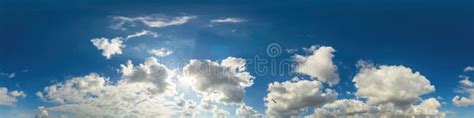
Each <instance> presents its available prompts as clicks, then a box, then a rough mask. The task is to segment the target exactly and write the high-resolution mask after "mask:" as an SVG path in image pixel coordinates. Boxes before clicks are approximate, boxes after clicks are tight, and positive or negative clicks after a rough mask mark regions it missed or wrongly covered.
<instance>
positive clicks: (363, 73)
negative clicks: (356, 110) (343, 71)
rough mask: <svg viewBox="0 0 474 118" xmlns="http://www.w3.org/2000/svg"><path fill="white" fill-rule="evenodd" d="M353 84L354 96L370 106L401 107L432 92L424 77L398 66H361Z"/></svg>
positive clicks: (433, 88) (433, 89) (432, 87)
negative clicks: (388, 105)
mask: <svg viewBox="0 0 474 118" xmlns="http://www.w3.org/2000/svg"><path fill="white" fill-rule="evenodd" d="M353 82H355V87H356V88H357V91H356V93H355V94H356V95H357V96H359V97H362V98H367V100H368V103H369V104H371V105H375V104H392V105H394V106H396V107H401V108H405V107H409V105H410V104H412V103H414V102H416V101H418V100H420V99H421V98H420V96H421V95H424V94H427V93H431V92H433V91H435V87H434V86H433V85H431V83H430V81H429V80H428V79H426V77H425V76H423V75H421V74H420V73H419V72H413V71H412V70H411V69H410V68H408V67H405V66H401V65H400V66H387V65H382V66H378V67H375V66H368V65H363V66H362V67H361V69H360V70H359V73H357V75H356V76H355V77H354V79H353Z"/></svg>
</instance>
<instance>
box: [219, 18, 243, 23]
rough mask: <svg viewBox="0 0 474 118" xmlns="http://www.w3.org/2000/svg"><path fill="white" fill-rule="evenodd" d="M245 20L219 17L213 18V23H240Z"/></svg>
mask: <svg viewBox="0 0 474 118" xmlns="http://www.w3.org/2000/svg"><path fill="white" fill-rule="evenodd" d="M244 21H245V20H244V19H242V18H219V19H213V20H211V22H212V23H240V22H244Z"/></svg>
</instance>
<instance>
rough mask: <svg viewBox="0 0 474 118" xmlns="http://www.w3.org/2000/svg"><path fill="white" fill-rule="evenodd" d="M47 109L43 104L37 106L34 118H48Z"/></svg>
mask: <svg viewBox="0 0 474 118" xmlns="http://www.w3.org/2000/svg"><path fill="white" fill-rule="evenodd" d="M48 116H49V115H48V110H46V109H45V108H44V107H43V106H41V107H38V113H37V114H36V115H35V118H48Z"/></svg>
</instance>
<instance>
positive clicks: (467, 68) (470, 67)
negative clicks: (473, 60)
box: [464, 66, 474, 72]
mask: <svg viewBox="0 0 474 118" xmlns="http://www.w3.org/2000/svg"><path fill="white" fill-rule="evenodd" d="M471 71H474V66H467V67H466V68H464V72H471Z"/></svg>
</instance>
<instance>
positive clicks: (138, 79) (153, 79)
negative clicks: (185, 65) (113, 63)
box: [120, 57, 175, 93]
mask: <svg viewBox="0 0 474 118" xmlns="http://www.w3.org/2000/svg"><path fill="white" fill-rule="evenodd" d="M120 66H121V67H122V69H121V72H122V74H123V76H122V77H123V80H124V81H125V82H129V83H146V84H148V83H149V84H153V85H155V86H156V88H152V89H149V91H150V92H154V93H164V92H166V91H171V90H174V87H175V85H174V83H172V82H171V78H172V77H173V76H174V72H173V71H171V70H169V69H168V68H167V67H166V66H164V65H162V64H160V63H158V60H157V59H156V58H154V57H150V58H148V59H146V60H145V62H144V63H143V64H139V65H137V66H133V64H132V61H130V60H129V61H128V62H127V64H126V65H120Z"/></svg>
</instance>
